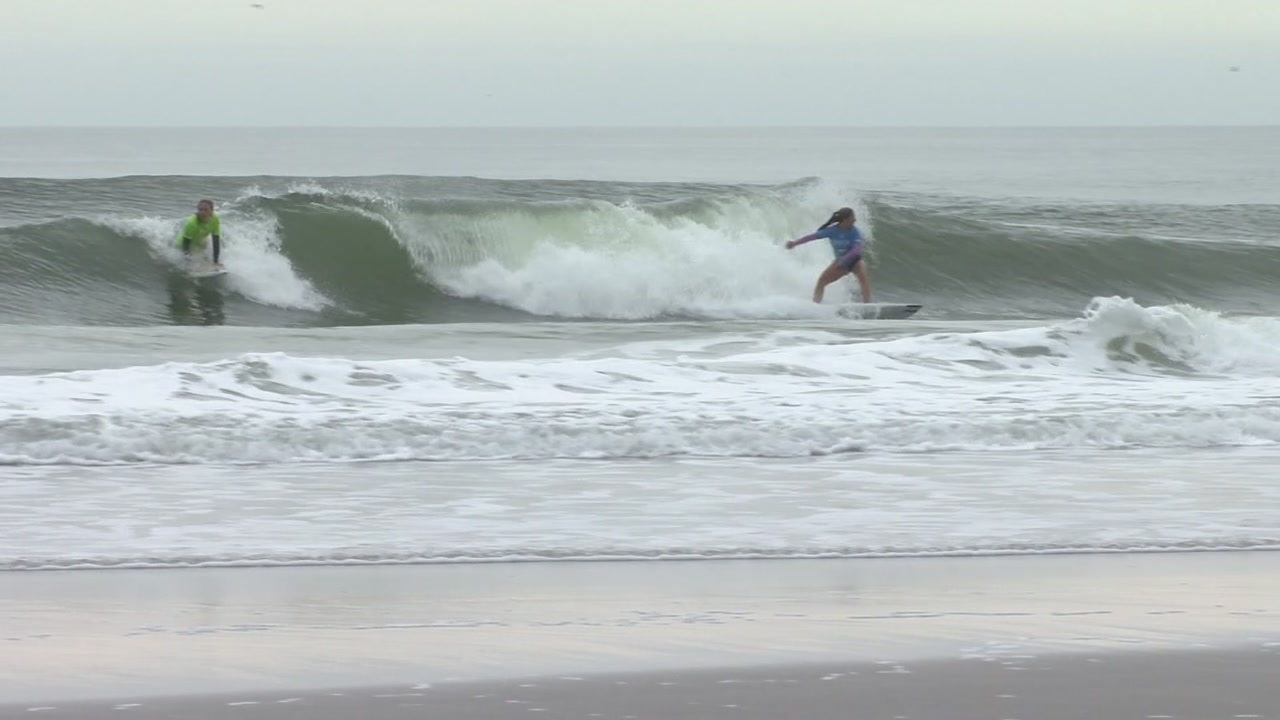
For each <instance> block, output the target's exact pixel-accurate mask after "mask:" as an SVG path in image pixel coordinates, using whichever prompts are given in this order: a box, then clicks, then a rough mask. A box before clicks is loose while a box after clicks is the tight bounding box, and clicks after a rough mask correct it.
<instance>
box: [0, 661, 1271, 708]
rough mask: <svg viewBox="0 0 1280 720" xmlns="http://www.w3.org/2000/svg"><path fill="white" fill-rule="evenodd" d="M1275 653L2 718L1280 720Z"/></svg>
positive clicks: (324, 696) (242, 702)
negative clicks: (1277, 719) (1272, 719)
mask: <svg viewBox="0 0 1280 720" xmlns="http://www.w3.org/2000/svg"><path fill="white" fill-rule="evenodd" d="M1278 677H1280V652H1276V651H1275V648H1253V649H1248V650H1235V651H1204V650H1202V651H1186V652H1151V653H1100V654H1091V653H1090V654H1069V655H1047V656H1043V657H1024V658H1020V659H1016V660H1012V661H1000V662H991V661H982V660H977V659H971V660H941V661H937V660H935V661H921V662H916V663H908V662H904V663H895V662H890V661H885V662H882V663H865V662H864V663H835V664H824V665H791V666H778V667H763V668H752V669H748V670H743V669H731V668H721V669H716V670H699V671H668V672H651V673H626V674H616V675H597V676H559V677H534V678H520V679H513V680H508V681H498V682H483V683H460V684H452V685H445V686H440V687H431V686H426V685H407V686H389V687H372V688H356V689H352V688H332V689H326V690H321V691H312V692H300V693H268V694H253V693H241V694H230V695H219V696H192V697H182V698H169V699H159V700H147V701H144V700H139V701H135V702H107V703H80V704H71V705H65V706H61V707H57V706H28V707H11V708H8V709H7V711H6V712H5V714H4V717H32V716H36V717H41V718H77V719H79V718H86V719H93V720H96V719H98V718H116V719H118V718H121V717H127V718H135V719H137V720H152V719H155V720H159V719H160V718H191V719H192V720H203V719H206V718H207V719H213V718H236V719H239V718H245V719H248V718H313V719H315V720H345V719H346V718H448V719H450V720H487V719H490V718H540V719H543V720H552V719H554V720H561V719H565V720H567V719H568V718H614V719H633V720H643V719H649V718H653V719H659V718H661V719H665V720H686V719H687V720H694V719H695V718H725V719H726V720H775V719H778V718H808V719H809V720H847V719H849V718H853V719H861V718H867V719H872V718H885V719H886V720H888V719H891V718H892V719H897V720H1015V719H1016V720H1081V719H1083V718H1100V719H1104V718H1105V719H1106V720H1130V719H1132V720H1147V719H1156V718H1168V719H1173V718H1180V719H1188V720H1210V719H1215V720H1216V719H1219V718H1221V719H1227V718H1232V719H1234V718H1280V689H1278V688H1277V686H1276V678H1278Z"/></svg>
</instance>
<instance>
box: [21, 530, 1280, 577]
mask: <svg viewBox="0 0 1280 720" xmlns="http://www.w3.org/2000/svg"><path fill="white" fill-rule="evenodd" d="M1259 550H1280V539H1276V538H1220V539H1215V538H1206V539H1199V540H1186V541H1176V542H1097V543H1062V544H1048V543H1045V544H1035V543H1006V544H999V543H990V544H974V545H954V546H918V547H917V546H896V547H895V546H876V547H849V546H830V547H795V548H785V547H783V548H777V547H769V548H763V547H740V548H717V549H707V548H684V547H671V548H663V549H647V550H643V551H637V550H627V549H622V548H601V549H599V550H591V549H581V548H576V549H572V550H570V549H566V550H563V551H557V550H518V549H508V550H496V551H490V552H465V551H459V552H452V553H439V554H426V553H343V552H336V553H325V554H302V553H280V554H269V553H261V554H256V553H255V554H228V555H170V556H156V555H152V556H139V557H105V556H104V557H79V558H77V557H59V558H45V559H34V558H33V559H20V558H15V559H8V560H0V571H23V570H25V571H33V570H44V571H48V570H137V569H181V568H211V567H308V566H352V565H362V566H382V565H444V564H479V563H531V562H628V561H634V562H653V561H668V562H690V561H699V560H826V559H837V558H903V557H991V556H1006V555H1078V554H1108V553H1124V554H1131V553H1187V552H1224V551H1259Z"/></svg>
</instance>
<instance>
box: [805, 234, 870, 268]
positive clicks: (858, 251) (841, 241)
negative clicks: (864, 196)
mask: <svg viewBox="0 0 1280 720" xmlns="http://www.w3.org/2000/svg"><path fill="white" fill-rule="evenodd" d="M819 238H826V239H828V240H830V241H831V250H832V252H834V253H835V255H836V262H838V263H839V264H840V265H842V266H843V267H847V268H852V267H853V266H854V265H855V264H856V263H857V262H858V260H860V259H862V233H861V232H859V231H858V226H857V225H852V226H850V227H849V229H848V230H846V229H844V228H842V227H840V226H839V225H832V226H831V227H828V228H823V229H822V230H819V231H817V232H815V233H810V234H808V235H805V236H804V237H802V238H800V239H798V240H796V241H795V244H796V245H802V244H804V243H807V242H809V241H811V240H817V239H819Z"/></svg>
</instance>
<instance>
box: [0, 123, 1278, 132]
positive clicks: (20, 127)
mask: <svg viewBox="0 0 1280 720" xmlns="http://www.w3.org/2000/svg"><path fill="white" fill-rule="evenodd" d="M1275 127H1280V122H1276V123H1219V124H1197V123H1163V124H1111V123H1098V124H1074V125H1047V124H1046V125H1038V124H1025V125H1012V124H1008V125H916V124H904V125H284V124H280V125H275V124H267V125H240V124H233V125H115V124H110V125H61V124H54V125H26V124H24V125H19V124H13V125H9V124H0V130H1130V129H1133V130H1138V129H1152V128H1158V129H1216V128H1224V129H1226V128H1275Z"/></svg>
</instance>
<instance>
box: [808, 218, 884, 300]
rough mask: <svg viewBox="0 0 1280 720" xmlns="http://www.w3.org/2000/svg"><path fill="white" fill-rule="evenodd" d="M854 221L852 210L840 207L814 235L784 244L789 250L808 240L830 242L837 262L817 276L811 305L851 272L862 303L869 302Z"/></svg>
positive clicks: (863, 264)
mask: <svg viewBox="0 0 1280 720" xmlns="http://www.w3.org/2000/svg"><path fill="white" fill-rule="evenodd" d="M856 221H857V218H855V217H854V215H853V208H847V207H843V208H840V209H839V210H837V211H835V212H834V213H832V214H831V217H830V218H829V219H828V220H827V221H826V222H825V223H823V224H822V226H821V227H819V228H818V230H817V232H813V233H809V234H808V235H805V236H804V237H802V238H796V239H795V240H788V241H787V249H788V250H790V249H791V248H793V247H795V246H797V245H803V244H805V243H807V242H809V241H811V240H818V239H821V238H826V239H828V240H830V241H831V250H832V251H833V252H834V253H835V255H836V259H835V260H833V261H832V262H831V264H830V265H828V266H827V269H825V270H823V271H822V274H821V275H819V276H818V283H817V284H816V285H814V287H813V301H814V302H816V303H821V302H822V293H823V291H824V290H826V287H827V286H828V285H830V284H831V283H833V282H835V281H837V280H839V279H840V278H842V277H844V276H845V275H848V274H849V273H850V272H852V273H853V274H854V275H855V276H856V277H857V278H858V288H859V289H861V290H862V302H865V303H869V302H871V282H870V281H869V280H867V264H866V263H864V262H862V233H861V232H859V231H858V227H857V226H856V225H855V224H854V223H855V222H856Z"/></svg>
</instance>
